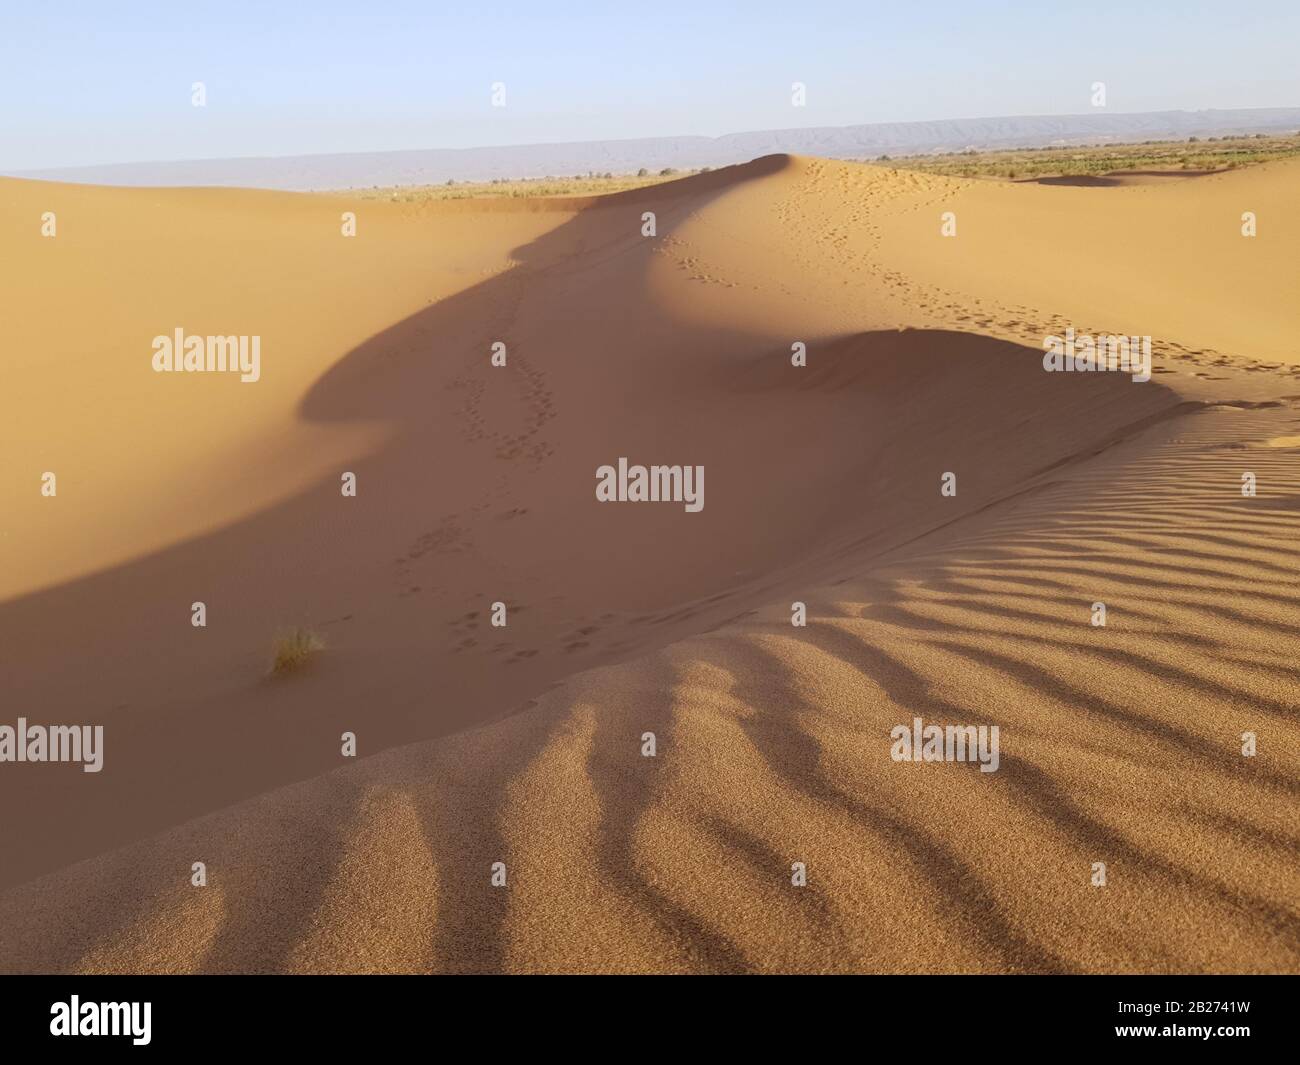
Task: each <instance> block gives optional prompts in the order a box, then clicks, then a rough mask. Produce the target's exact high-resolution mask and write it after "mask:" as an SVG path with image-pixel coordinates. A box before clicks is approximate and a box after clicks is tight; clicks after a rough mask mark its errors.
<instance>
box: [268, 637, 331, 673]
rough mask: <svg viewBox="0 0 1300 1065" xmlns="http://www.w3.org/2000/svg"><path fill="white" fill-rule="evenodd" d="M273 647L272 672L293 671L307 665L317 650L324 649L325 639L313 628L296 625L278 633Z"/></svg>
mask: <svg viewBox="0 0 1300 1065" xmlns="http://www.w3.org/2000/svg"><path fill="white" fill-rule="evenodd" d="M273 647H274V651H275V657H274V658H273V659H272V661H271V672H272V673H292V672H293V671H294V670H296V669H301V668H302V667H303V666H305V665H306V664H307V662H308V661H309V660H310V659H311V656H312V655H314V654H315V653H316V652H317V651H322V650H324V649H325V641H324V639H322V638H321V637H320V636H319V635H318V634H317V633H315V632H313V631H312V630H311V629H305V628H301V627H294V628H291V629H282V630H281V631H280V632H278V633H276V636H275V643H274V644H273Z"/></svg>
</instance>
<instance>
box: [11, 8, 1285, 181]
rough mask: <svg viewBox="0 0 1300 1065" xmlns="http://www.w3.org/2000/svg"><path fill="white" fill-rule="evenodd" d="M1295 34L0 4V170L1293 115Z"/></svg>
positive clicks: (1145, 25)
mask: <svg viewBox="0 0 1300 1065" xmlns="http://www.w3.org/2000/svg"><path fill="white" fill-rule="evenodd" d="M1298 41H1300V3H1298V2H1297V0H1280V2H1259V3H1256V2H1251V0H1241V2H1223V3H1198V2H1196V0H1184V2H1180V3H1174V2H1169V3H1166V2H1158V0H1129V2H1125V3H1111V2H1109V0H1093V2H1084V0H1037V2H1033V3H981V2H979V0H969V2H947V3H928V4H927V3H923V2H919V0H918V2H911V0H891V2H889V3H874V2H870V0H858V2H843V3H841V2H829V0H828V2H819V0H785V2H782V3H769V2H765V0H725V2H721V3H719V2H710V0H693V2H685V3H682V2H677V0H603V2H601V3H563V2H560V0H532V2H530V3H514V2H506V0H468V2H466V0H461V2H458V3H454V4H452V3H437V2H422V3H421V2H415V0H393V2H388V0H350V2H346V3H340V2H336V0H315V2H311V3H308V2H305V0H304V2H301V3H278V2H275V0H261V2H257V3H245V2H242V0H226V2H224V3H204V2H187V0H165V2H162V0H120V2H118V3H109V2H107V0H0V101H2V102H0V169H4V170H19V169H28V168H30V169H35V168H42V167H56V166H76V165H90V164H97V163H113V162H133V161H142V160H159V159H200V158H218V157H230V156H246V155H297V154H305V153H313V152H356V151H383V150H388V149H401V148H457V147H481V146H484V145H491V144H527V143H537V142H548V141H565V140H603V139H610V138H623V137H643V136H661V135H672V134H705V135H718V134H723V133H734V132H740V131H744V130H754V129H780V128H788V127H791V126H821V125H851V124H855V123H860V122H885V121H911V120H918V119H931V118H973V117H981V116H991V115H1032V114H1079V113H1084V112H1088V111H1090V110H1091V107H1090V102H1089V94H1090V87H1091V85H1092V83H1093V82H1095V81H1104V82H1105V83H1106V86H1107V105H1108V107H1109V108H1110V109H1111V110H1114V111H1124V112H1131V111H1158V110H1168V109H1189V110H1190V109H1199V108H1209V107H1217V108H1235V107H1294V106H1300V63H1298V62H1297V59H1296V54H1297V53H1296V47H1297V42H1298ZM196 81H202V82H203V83H204V84H205V86H206V89H207V106H206V107H205V108H195V107H192V106H191V103H190V86H191V84H192V83H193V82H196ZM795 81H800V82H803V83H805V84H806V85H807V106H805V107H803V108H794V107H792V106H791V103H790V85H791V83H792V82H795ZM494 82H503V83H504V84H505V86H506V106H505V107H492V106H491V86H492V84H493V83H494Z"/></svg>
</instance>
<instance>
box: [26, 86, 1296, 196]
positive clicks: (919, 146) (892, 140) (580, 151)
mask: <svg viewBox="0 0 1300 1065" xmlns="http://www.w3.org/2000/svg"><path fill="white" fill-rule="evenodd" d="M1297 130H1300V108H1294V107H1276V108H1273V107H1270V108H1251V109H1248V110H1226V111H1220V110H1206V111H1152V112H1146V113H1140V114H1115V113H1112V112H1107V111H1099V112H1097V113H1095V114H1085V115H1033V116H1022V117H1003V118H970V119H942V120H937V121H930V122H881V123H874V124H870V125H860V126H822V127H812V128H805V129H783V130H762V131H755V132H750V133H732V134H728V135H726V136H722V137H694V136H692V137H645V138H639V139H635V140H606V141H578V142H572V143H564V144H527V145H511V146H502V147H492V148H432V149H415V150H411V151H394V152H357V153H347V154H335V155H297V156H285V157H278V158H277V157H261V158H242V159H195V160H185V161H174V162H144V163H119V164H114V165H106V166H84V167H65V168H59V169H52V170H35V171H16V172H12V173H11V174H10V176H13V177H25V178H40V179H45V180H50V181H73V182H84V183H88V184H99V185H224V186H242V187H252V188H265V189H286V190H303V191H307V190H327V189H347V188H364V187H370V186H376V185H378V186H390V185H432V184H441V183H444V182H446V181H449V180H451V181H490V180H492V179H493V178H532V177H547V176H556V177H559V176H565V175H574V174H586V173H588V172H590V171H596V172H598V173H604V172H606V171H610V172H613V173H632V172H635V171H636V170H638V169H640V168H642V167H645V168H646V169H648V170H650V171H652V172H653V171H657V170H662V169H664V168H665V167H673V168H675V169H678V170H687V169H693V168H695V167H702V166H728V165H730V164H732V163H741V162H745V161H747V160H749V159H753V158H756V157H757V156H761V155H768V154H771V153H774V152H789V153H792V154H797V155H820V156H825V157H828V158H833V159H853V158H874V157H877V156H880V155H886V154H888V155H904V154H921V153H928V152H942V151H960V150H964V149H967V148H979V149H994V148H1018V147H1037V146H1046V145H1053V144H1059V145H1070V144H1092V143H1097V142H1099V141H1100V142H1109V143H1124V142H1132V141H1142V140H1160V139H1174V138H1181V137H1189V136H1224V135H1228V134H1245V133H1285V132H1294V131H1297Z"/></svg>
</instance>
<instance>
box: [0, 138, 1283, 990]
mask: <svg viewBox="0 0 1300 1065" xmlns="http://www.w3.org/2000/svg"><path fill="white" fill-rule="evenodd" d="M1298 183H1300V165H1298V164H1296V163H1292V162H1278V163H1269V164H1263V165H1261V166H1258V167H1253V168H1249V169H1243V170H1238V171H1233V172H1229V173H1222V174H1211V175H1206V176H1199V177H1195V178H1187V179H1180V180H1177V181H1152V182H1134V183H1120V184H1118V185H1116V186H1114V187H1091V188H1089V187H1071V186H1052V185H1046V184H1037V183H1015V184H1013V183H999V182H992V181H979V180H964V179H953V178H943V177H936V176H930V175H922V174H917V173H910V172H906V171H901V170H891V169H889V168H887V167H883V166H862V165H855V164H847V163H838V162H829V161H824V160H818V159H812V158H803V157H790V156H769V157H765V158H762V159H758V160H755V161H754V162H752V163H749V164H746V165H744V166H738V167H731V168H727V169H724V170H719V171H714V172H710V173H705V174H700V175H696V176H692V177H688V178H685V179H682V180H678V181H673V182H670V183H666V184H663V185H659V186H653V187H650V188H646V189H639V190H633V191H630V192H626V193H619V194H616V195H612V196H608V197H602V198H595V199H588V200H536V201H531V200H502V201H492V200H469V201H452V202H445V203H404V202H396V203H389V202H383V201H376V200H365V201H362V200H360V199H349V198H348V197H346V196H324V195H295V194H290V193H279V192H256V191H238V190H222V189H156V190H155V189H109V188H98V187H91V186H75V185H60V184H51V183H44V182H29V181H18V180H0V235H2V236H3V240H4V246H5V249H6V253H5V255H4V256H3V258H0V301H3V314H2V315H0V318H2V320H3V323H4V325H3V330H4V337H5V347H4V370H5V388H4V389H3V390H2V391H0V500H3V508H2V509H0V558H2V559H3V565H0V692H2V695H3V698H2V699H0V705H2V706H3V707H4V710H5V714H4V716H3V718H0V724H3V723H8V724H12V723H13V720H14V719H15V718H17V717H18V716H19V715H25V716H26V717H27V718H29V719H31V720H32V721H33V722H76V723H88V724H90V723H94V724H103V725H104V728H105V731H104V736H105V751H104V768H103V771H102V772H99V773H93V774H89V773H83V772H81V770H80V769H79V768H78V767H76V766H72V765H47V764H36V765H33V764H6V765H3V766H0V808H3V809H4V810H5V811H6V812H7V815H6V816H5V817H4V818H3V820H2V821H0V855H3V862H0V888H2V889H3V894H0V969H2V970H4V971H9V972H33V971H36V972H48V971H56V972H62V971H78V972H122V971H130V972H134V971H148V972H155V971H156V972H280V971H292V972H351V971H362V972H389V971H398V972H411V971H415V972H424V971H451V972H498V971H505V972H645V971H650V972H840V971H869V972H989V973H1000V972H1043V973H1072V972H1210V971H1215V972H1219V971H1227V972H1238V971H1246V972H1255V971H1274V972H1276V971H1287V972H1296V971H1300V910H1298V909H1297V900H1300V862H1297V860H1296V859H1297V853H1298V852H1300V816H1298V815H1300V773H1298V772H1297V759H1298V757H1300V756H1298V754H1297V752H1300V664H1298V663H1300V608H1298V607H1297V603H1298V594H1300V579H1298V578H1297V563H1298V562H1300V354H1298V353H1297V348H1296V345H1295V336H1296V327H1297V325H1300V308H1298V305H1297V292H1298V291H1300V265H1298V261H1297V258H1296V256H1295V251H1294V249H1295V248H1296V247H1297V246H1298V245H1300V214H1297V212H1296V211H1295V189H1296V187H1297V184H1298ZM348 211H352V212H355V213H356V216H357V233H356V236H355V237H343V236H342V235H341V232H340V218H341V216H342V214H343V213H344V212H348ZM647 211H649V212H654V213H655V216H656V226H657V233H656V235H655V236H654V237H646V236H643V235H642V225H643V214H644V213H645V212H647ZM948 211H951V212H953V213H954V214H955V216H956V225H957V235H956V236H955V237H944V236H942V235H941V215H942V213H943V212H948ZM1246 211H1250V212H1254V214H1255V215H1256V217H1257V220H1258V234H1257V236H1255V237H1251V238H1246V237H1243V236H1242V235H1241V215H1242V213H1243V212H1246ZM44 212H54V213H55V215H56V217H57V225H58V233H57V236H56V237H54V238H48V237H42V235H41V231H40V229H41V216H42V214H43V213H44ZM1067 326H1070V327H1073V328H1074V329H1075V330H1076V331H1077V332H1080V333H1083V332H1091V333H1096V334H1100V333H1108V332H1116V333H1124V334H1144V335H1150V336H1151V337H1152V347H1153V351H1154V355H1155V360H1154V361H1155V372H1154V374H1153V375H1152V378H1151V380H1150V381H1147V382H1145V383H1138V382H1134V381H1132V380H1130V379H1129V377H1128V376H1126V375H1123V374H1118V373H1107V374H1096V373H1094V374H1078V373H1060V374H1052V373H1045V372H1044V370H1043V367H1042V355H1043V338H1044V337H1045V336H1047V335H1049V334H1059V333H1062V332H1063V331H1064V330H1065V329H1066V327H1067ZM177 327H183V328H184V329H185V331H186V332H188V333H195V334H208V333H213V334H241V335H242V334H248V335H253V334H256V335H258V336H260V337H261V351H262V367H261V379H260V380H259V381H257V382H256V383H241V382H240V381H239V380H238V378H237V377H231V376H224V375H205V374H169V373H155V372H153V370H152V368H151V365H150V357H151V349H150V341H151V339H152V338H153V337H154V336H155V335H158V334H169V333H170V332H171V331H172V330H173V329H175V328H177ZM498 341H499V342H502V343H504V344H505V345H506V347H507V351H508V357H507V365H506V366H505V367H504V368H499V367H493V366H492V365H491V364H490V361H489V360H490V356H491V349H492V345H493V344H494V343H495V342H498ZM795 343H803V344H804V345H806V350H807V366H805V367H796V366H792V365H791V347H792V345H793V344H795ZM620 456H627V457H629V458H630V459H631V461H634V462H645V463H677V464H700V465H703V466H705V467H706V469H707V495H706V504H705V506H704V508H703V510H701V511H700V512H698V513H688V512H686V511H685V510H684V508H683V507H682V506H680V505H671V504H656V505H644V506H635V505H631V504H601V503H599V502H597V500H596V498H595V495H594V492H593V487H594V477H595V470H596V468H597V467H598V466H600V465H602V464H606V463H614V462H617V460H618V458H619V457H620ZM46 471H51V472H55V473H56V474H57V485H58V489H57V495H56V496H54V497H52V498H51V497H47V496H43V495H42V494H41V491H40V487H41V478H42V475H43V473H45V472H46ZM345 472H352V473H355V475H356V478H357V494H356V497H355V498H348V497H345V496H343V495H342V494H341V493H340V488H339V486H340V478H341V476H342V475H343V474H344V473H345ZM945 472H955V473H956V474H957V485H958V490H957V494H956V496H951V497H949V496H943V495H941V493H940V478H941V475H942V474H944V473H945ZM1246 472H1250V473H1253V474H1255V476H1256V479H1257V492H1256V494H1255V495H1254V496H1243V494H1242V490H1241V487H1242V474H1243V473H1246ZM197 601H201V602H203V603H204V604H205V605H206V609H207V626H206V627H205V628H195V627H194V626H192V625H191V606H192V604H193V603H194V602H197ZM497 601H500V602H504V603H506V604H507V608H508V624H507V625H506V627H504V628H494V627H493V626H492V625H491V624H490V623H489V614H490V612H491V604H492V603H494V602H497ZM795 601H798V602H802V603H805V604H806V607H807V625H806V626H804V627H795V626H793V625H792V624H791V604H792V603H793V602H795ZM1095 602H1104V603H1105V604H1106V607H1107V612H1108V613H1107V623H1106V625H1105V627H1096V626H1094V625H1092V624H1091V621H1090V618H1091V616H1092V605H1093V604H1094V603H1095ZM297 624H303V625H310V626H311V627H312V628H313V629H315V630H316V631H317V632H318V633H320V634H321V635H322V636H323V638H324V640H325V643H326V648H325V650H324V651H322V652H320V653H319V654H318V655H317V656H316V657H315V659H314V660H313V661H311V662H310V663H309V664H308V666H307V667H306V668H304V669H303V670H301V671H299V672H297V673H294V674H291V675H288V676H269V675H268V665H269V662H270V656H271V641H272V638H273V636H274V634H275V632H276V631H277V629H279V628H280V627H282V626H286V625H297ZM915 717H921V718H923V719H925V720H926V721H927V722H938V723H945V722H952V723H972V724H996V725H998V726H999V727H1000V730H1001V736H1002V755H1001V766H1000V768H999V770H998V771H997V772H993V773H981V772H979V771H978V770H977V769H976V768H975V767H974V766H972V765H969V764H944V763H939V764H909V763H899V762H894V761H892V760H891V758H890V753H889V752H890V738H889V735H890V730H891V729H892V728H893V727H894V726H896V725H899V724H909V723H911V722H912V721H913V719H914V718H915ZM345 731H350V732H353V733H355V735H356V738H357V746H358V754H359V755H360V757H359V758H356V759H351V758H345V757H343V756H342V755H341V751H340V737H341V734H342V733H343V732H345ZM647 732H653V733H654V734H655V737H656V744H657V753H656V754H655V756H654V757H645V756H643V754H642V746H643V735H644V734H645V733H647ZM1245 732H1252V733H1254V734H1255V735H1256V737H1257V743H1258V748H1257V753H1256V754H1255V755H1254V756H1253V757H1245V756H1243V755H1242V752H1241V747H1242V738H1241V737H1242V734H1243V733H1245ZM198 861H201V862H203V863H205V865H206V868H207V874H208V884H207V886H206V887H201V888H200V887H194V886H192V884H191V869H192V865H193V863H194V862H198ZM495 862H503V863H505V866H506V869H507V871H508V877H507V883H506V885H505V886H504V887H494V886H493V885H492V884H491V882H490V877H491V868H492V865H493V863H495ZM796 862H801V863H804V865H805V866H806V870H807V886H806V887H795V886H793V885H792V884H791V867H792V863H796ZM1098 862H1104V863H1105V865H1106V870H1107V883H1106V885H1105V886H1104V887H1096V886H1094V885H1093V884H1092V882H1091V878H1092V876H1093V867H1094V863H1098Z"/></svg>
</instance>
